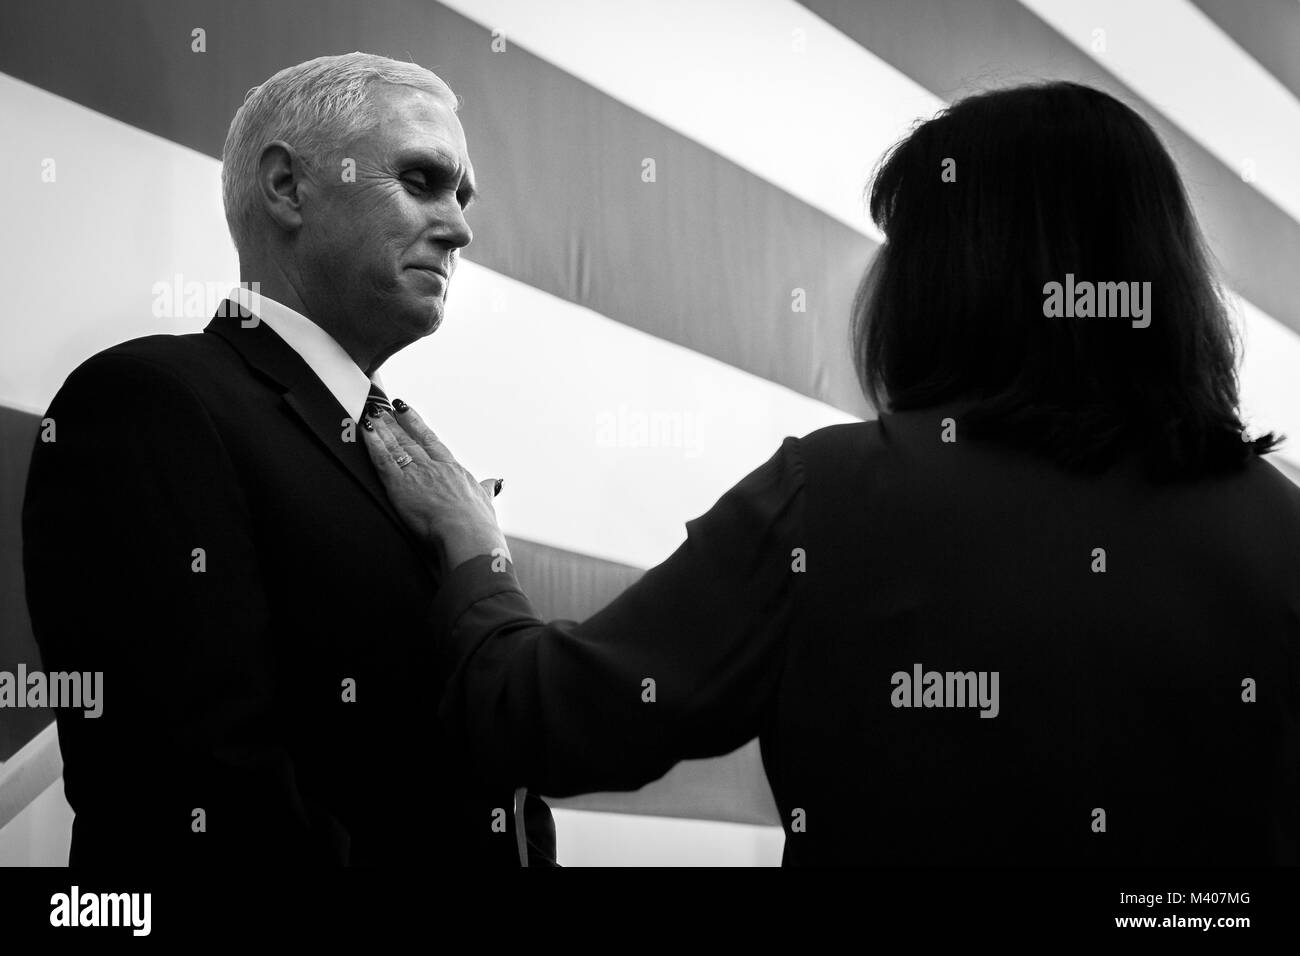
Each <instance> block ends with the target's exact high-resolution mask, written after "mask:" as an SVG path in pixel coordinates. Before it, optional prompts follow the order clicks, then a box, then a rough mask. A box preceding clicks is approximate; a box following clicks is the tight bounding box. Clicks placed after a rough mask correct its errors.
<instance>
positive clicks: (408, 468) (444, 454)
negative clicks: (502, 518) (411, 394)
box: [361, 402, 510, 572]
mask: <svg viewBox="0 0 1300 956" xmlns="http://www.w3.org/2000/svg"><path fill="white" fill-rule="evenodd" d="M394 406H395V407H400V409H401V410H400V411H398V412H396V414H395V415H390V414H389V413H388V412H386V411H385V412H381V414H380V415H379V416H378V417H374V416H372V415H370V414H369V413H367V414H366V416H365V417H364V419H363V421H362V425H363V427H362V429H361V432H362V435H363V436H364V438H365V442H366V448H367V450H368V451H369V452H370V460H371V461H373V462H374V463H375V470H376V471H378V472H379V478H380V480H381V481H383V483H384V488H385V490H386V491H387V492H388V497H389V499H390V500H391V501H392V502H393V506H394V507H395V508H396V509H397V513H398V514H400V515H401V516H402V519H403V520H404V521H405V522H406V523H407V525H408V526H409V527H410V528H411V530H412V531H414V532H415V534H416V536H417V537H419V539H420V540H421V541H423V542H425V543H426V544H427V545H428V546H429V552H430V554H431V555H432V556H433V557H434V558H435V560H436V561H437V562H438V564H439V568H440V570H442V571H444V572H445V571H450V570H452V569H453V568H455V567H456V566H457V565H459V564H461V563H463V562H465V561H468V560H469V559H470V558H473V557H475V556H476V555H480V554H493V553H494V550H495V549H497V548H500V549H501V550H502V552H504V554H505V556H506V558H509V557H510V549H509V548H508V547H507V546H506V538H505V535H504V534H502V533H501V527H500V526H499V525H498V524H497V515H496V509H495V508H493V507H492V497H493V486H494V485H495V484H496V482H495V481H494V480H493V479H488V480H486V481H484V482H482V483H481V484H480V483H479V482H478V481H476V480H475V479H474V476H473V475H471V474H470V473H469V472H468V471H466V470H465V468H464V467H462V466H461V464H460V462H458V461H456V459H455V457H453V455H452V453H451V452H450V451H448V450H447V446H446V445H444V444H443V443H442V442H441V441H439V440H438V436H437V435H435V434H434V433H433V430H432V429H431V428H429V426H428V425H426V424H425V423H424V421H423V420H422V419H421V418H420V416H419V415H417V414H416V413H415V409H413V408H411V406H409V405H406V404H405V403H401V404H400V406H399V404H398V403H397V402H394ZM407 456H409V458H410V461H406V458H407ZM399 462H405V464H399Z"/></svg>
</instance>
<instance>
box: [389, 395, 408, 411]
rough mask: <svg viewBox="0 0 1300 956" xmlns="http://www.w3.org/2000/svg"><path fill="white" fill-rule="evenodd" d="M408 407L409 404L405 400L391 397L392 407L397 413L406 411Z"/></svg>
mask: <svg viewBox="0 0 1300 956" xmlns="http://www.w3.org/2000/svg"><path fill="white" fill-rule="evenodd" d="M410 407H411V406H409V405H407V404H406V402H404V401H402V400H401V399H400V398H395V399H393V408H395V409H397V411H398V412H399V413H400V412H404V411H406V410H407V409H408V408H410Z"/></svg>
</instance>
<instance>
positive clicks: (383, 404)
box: [366, 382, 393, 415]
mask: <svg viewBox="0 0 1300 956" xmlns="http://www.w3.org/2000/svg"><path fill="white" fill-rule="evenodd" d="M366 404H367V405H378V406H379V407H380V408H381V409H383V410H384V411H386V412H388V414H390V415H391V414H393V403H392V402H390V401H389V400H388V396H387V395H385V394H384V390H383V389H382V388H380V387H379V386H378V385H376V384H375V383H374V382H371V383H370V394H369V395H367V396H366Z"/></svg>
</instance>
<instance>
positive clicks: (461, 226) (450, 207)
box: [433, 200, 474, 249]
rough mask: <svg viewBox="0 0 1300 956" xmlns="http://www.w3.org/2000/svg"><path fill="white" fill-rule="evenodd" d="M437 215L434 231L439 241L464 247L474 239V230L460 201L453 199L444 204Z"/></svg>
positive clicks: (456, 247) (449, 245)
mask: <svg viewBox="0 0 1300 956" xmlns="http://www.w3.org/2000/svg"><path fill="white" fill-rule="evenodd" d="M436 215H437V220H436V221H435V222H434V224H433V231H434V235H435V237H436V238H437V240H438V242H440V243H442V244H443V245H446V246H448V247H449V248H452V249H463V248H464V247H465V246H468V245H469V244H470V243H471V242H473V241H474V231H473V230H472V229H470V227H469V222H468V221H466V219H465V210H463V209H461V208H460V203H459V202H457V201H455V200H452V201H450V202H447V203H445V204H443V205H442V206H440V207H439V209H438V212H437V214H436Z"/></svg>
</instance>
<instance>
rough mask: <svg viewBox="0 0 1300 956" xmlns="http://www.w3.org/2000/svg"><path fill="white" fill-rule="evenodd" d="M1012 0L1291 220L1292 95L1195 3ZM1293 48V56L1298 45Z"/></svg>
mask: <svg viewBox="0 0 1300 956" xmlns="http://www.w3.org/2000/svg"><path fill="white" fill-rule="evenodd" d="M1020 2H1021V3H1023V4H1024V5H1025V6H1026V7H1028V8H1029V9H1030V10H1032V11H1034V12H1035V13H1036V14H1038V16H1040V17H1042V18H1043V19H1044V20H1045V21H1047V22H1048V23H1050V24H1051V25H1052V26H1053V27H1054V28H1056V30H1058V31H1059V32H1060V33H1061V35H1062V36H1064V37H1065V38H1066V39H1068V40H1069V41H1070V42H1071V43H1073V44H1074V45H1075V46H1077V47H1078V48H1079V49H1080V50H1082V51H1084V52H1085V53H1087V54H1088V55H1090V56H1091V57H1092V58H1093V59H1095V60H1096V61H1097V62H1098V63H1100V64H1101V65H1102V66H1104V67H1105V68H1106V69H1108V70H1110V72H1112V73H1114V74H1115V75H1116V76H1117V77H1118V78H1119V79H1121V80H1123V81H1124V83H1125V84H1127V85H1128V86H1129V87H1131V88H1132V89H1134V90H1136V91H1137V92H1138V93H1139V94H1141V96H1142V98H1143V99H1144V100H1145V101H1146V102H1147V103H1149V104H1150V105H1151V106H1152V107H1154V108H1155V109H1158V110H1160V112H1162V113H1163V114H1164V115H1165V116H1166V117H1167V118H1168V119H1169V120H1170V121H1171V122H1173V123H1177V124H1178V126H1179V127H1181V128H1182V129H1183V130H1184V131H1185V132H1186V133H1187V134H1188V135H1189V136H1191V137H1193V138H1194V139H1195V140H1196V141H1197V142H1198V143H1200V144H1201V145H1202V146H1204V147H1205V148H1206V149H1208V150H1209V151H1210V152H1211V153H1213V154H1214V155H1215V156H1217V157H1218V158H1219V160H1220V161H1221V162H1222V163H1223V164H1224V165H1225V166H1227V167H1228V168H1229V169H1231V170H1233V171H1235V172H1236V173H1237V175H1238V176H1239V177H1242V178H1243V179H1245V180H1246V181H1247V182H1249V183H1250V184H1251V185H1253V186H1254V187H1255V188H1256V189H1258V190H1259V191H1260V192H1261V193H1263V194H1264V195H1265V196H1267V197H1268V198H1269V199H1271V200H1272V201H1273V202H1274V203H1276V204H1277V206H1278V207H1279V208H1281V209H1283V210H1284V211H1285V212H1286V213H1287V215H1289V216H1290V217H1291V218H1292V219H1294V220H1296V221H1297V222H1300V177H1297V176H1296V168H1297V166H1298V165H1300V99H1297V98H1296V97H1295V96H1293V95H1292V94H1291V91H1290V90H1288V89H1287V88H1286V87H1285V86H1283V85H1282V84H1281V83H1280V82H1279V81H1278V80H1277V79H1276V78H1275V77H1274V76H1273V75H1272V74H1271V73H1269V72H1268V70H1266V69H1264V68H1263V67H1262V66H1260V65H1259V63H1257V62H1256V61H1255V60H1254V59H1253V58H1251V56H1250V54H1248V53H1247V52H1246V51H1245V50H1243V49H1242V48H1241V47H1239V46H1237V44H1236V43H1234V42H1233V41H1232V40H1231V39H1230V38H1229V37H1227V36H1226V35H1224V33H1223V32H1222V31H1220V30H1219V28H1218V27H1216V26H1215V25H1214V23H1213V22H1212V21H1211V20H1210V19H1209V18H1208V17H1206V16H1205V15H1204V14H1203V13H1201V12H1200V11H1199V10H1198V9H1196V7H1194V6H1192V5H1191V4H1190V3H1187V2H1185V0H1143V2H1141V3H1133V2H1132V0H1020ZM1296 7H1297V10H1300V4H1296ZM1097 30H1102V31H1104V32H1103V33H1102V34H1096V35H1095V37H1096V39H1104V40H1105V44H1104V50H1102V51H1100V52H1099V51H1098V50H1097V49H1096V44H1095V43H1094V33H1095V31H1097ZM1295 39H1296V42H1297V43H1300V35H1297V36H1296V38H1295ZM1155 50H1159V51H1161V54H1162V55H1160V56H1153V55H1152V52H1153V51H1155ZM1293 53H1294V54H1295V55H1296V56H1297V57H1300V46H1297V47H1296V49H1295V50H1294V51H1293Z"/></svg>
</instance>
